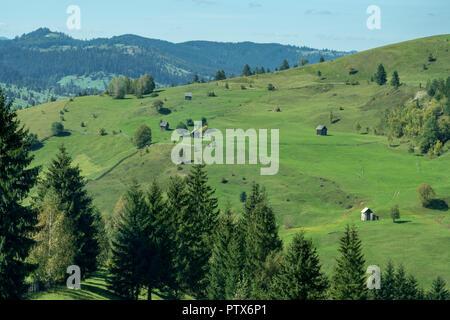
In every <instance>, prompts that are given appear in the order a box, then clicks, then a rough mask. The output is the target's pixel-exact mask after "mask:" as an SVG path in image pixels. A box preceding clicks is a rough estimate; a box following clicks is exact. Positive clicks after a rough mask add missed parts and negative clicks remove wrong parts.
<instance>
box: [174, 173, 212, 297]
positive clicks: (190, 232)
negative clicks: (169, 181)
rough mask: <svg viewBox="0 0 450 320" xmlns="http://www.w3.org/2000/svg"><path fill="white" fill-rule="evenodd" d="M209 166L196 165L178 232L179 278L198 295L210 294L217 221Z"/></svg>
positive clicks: (179, 280)
mask: <svg viewBox="0 0 450 320" xmlns="http://www.w3.org/2000/svg"><path fill="white" fill-rule="evenodd" d="M204 168H205V165H194V166H193V167H192V170H191V172H190V173H189V175H188V177H187V178H186V181H187V189H186V206H185V207H184V208H183V210H182V211H181V212H180V216H179V229H178V232H177V239H176V243H177V257H176V258H175V262H176V264H177V265H178V266H177V270H178V271H177V273H178V274H177V276H178V279H177V281H178V282H179V283H182V284H183V287H184V289H185V290H186V291H188V292H189V293H190V294H192V295H194V296H195V297H197V298H204V297H205V296H206V286H207V279H206V275H207V273H208V261H209V258H210V256H211V249H212V244H213V234H214V232H215V227H216V224H217V217H218V211H217V199H216V198H214V192H215V191H214V190H213V189H212V188H211V187H210V186H209V185H208V177H207V174H206V171H205V169H204Z"/></svg>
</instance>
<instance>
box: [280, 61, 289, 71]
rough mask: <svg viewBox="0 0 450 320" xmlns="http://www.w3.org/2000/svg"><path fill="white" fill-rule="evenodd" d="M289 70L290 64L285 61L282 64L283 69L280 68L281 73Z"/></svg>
mask: <svg viewBox="0 0 450 320" xmlns="http://www.w3.org/2000/svg"><path fill="white" fill-rule="evenodd" d="M289 68H290V66H289V62H288V61H287V60H286V59H284V61H283V64H282V65H281V67H280V71H281V70H287V69H289Z"/></svg>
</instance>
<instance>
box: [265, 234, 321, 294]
mask: <svg viewBox="0 0 450 320" xmlns="http://www.w3.org/2000/svg"><path fill="white" fill-rule="evenodd" d="M328 286H329V283H328V279H327V277H326V276H325V274H324V273H323V272H322V270H321V266H320V261H319V255H318V254H317V250H316V248H314V246H313V244H312V240H308V239H305V236H304V233H303V232H300V233H298V234H296V235H295V236H294V239H293V240H292V243H291V244H290V245H289V246H288V249H287V252H286V254H285V256H284V259H283V262H282V263H281V268H280V272H279V274H278V275H277V276H275V279H274V286H273V290H272V296H273V297H274V298H275V299H282V300H317V299H323V298H324V297H325V292H326V290H327V289H328Z"/></svg>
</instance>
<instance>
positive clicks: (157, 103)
mask: <svg viewBox="0 0 450 320" xmlns="http://www.w3.org/2000/svg"><path fill="white" fill-rule="evenodd" d="M163 106H164V102H162V101H161V100H155V101H153V108H154V109H155V110H156V111H158V112H160V111H161V108H162V107H163Z"/></svg>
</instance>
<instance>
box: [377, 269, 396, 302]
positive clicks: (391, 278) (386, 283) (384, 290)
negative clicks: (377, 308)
mask: <svg viewBox="0 0 450 320" xmlns="http://www.w3.org/2000/svg"><path fill="white" fill-rule="evenodd" d="M395 286H396V283H395V267H394V264H393V263H392V261H389V262H388V264H387V266H386V270H385V271H384V272H383V274H382V276H381V288H380V289H379V290H376V291H375V293H376V299H377V300H394V299H395V291H396V289H395Z"/></svg>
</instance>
